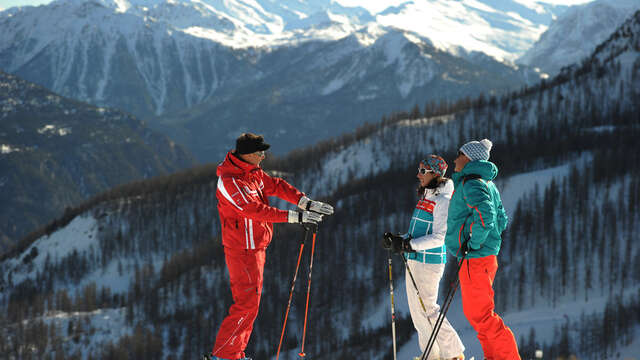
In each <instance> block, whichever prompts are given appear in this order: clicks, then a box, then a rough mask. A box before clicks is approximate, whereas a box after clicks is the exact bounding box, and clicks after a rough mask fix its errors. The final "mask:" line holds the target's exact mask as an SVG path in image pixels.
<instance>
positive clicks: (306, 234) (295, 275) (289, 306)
mask: <svg viewBox="0 0 640 360" xmlns="http://www.w3.org/2000/svg"><path fill="white" fill-rule="evenodd" d="M302 226H303V227H304V235H303V236H302V242H301V243H300V252H299V253H298V264H297V265H296V272H295V273H294V274H293V281H291V291H289V302H287V311H286V312H285V315H284V324H282V334H280V344H278V352H277V353H276V360H278V358H279V357H280V347H281V346H282V339H283V338H284V329H285V328H286V327H287V319H288V318H289V309H291V299H292V298H293V289H294V288H295V287H296V278H297V277H298V269H299V268H300V259H301V258H302V250H303V249H304V243H305V242H307V236H308V235H309V227H308V226H307V225H302Z"/></svg>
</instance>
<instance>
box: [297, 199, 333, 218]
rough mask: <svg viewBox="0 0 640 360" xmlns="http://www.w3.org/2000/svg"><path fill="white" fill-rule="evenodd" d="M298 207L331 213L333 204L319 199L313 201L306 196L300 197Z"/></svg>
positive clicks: (321, 212) (325, 213) (324, 213)
mask: <svg viewBox="0 0 640 360" xmlns="http://www.w3.org/2000/svg"><path fill="white" fill-rule="evenodd" d="M298 207H299V208H300V209H302V210H309V211H314V212H317V213H320V214H323V215H332V214H333V206H331V205H329V204H327V203H323V202H320V201H314V200H311V199H309V198H308V197H306V196H303V197H301V198H300V201H298Z"/></svg>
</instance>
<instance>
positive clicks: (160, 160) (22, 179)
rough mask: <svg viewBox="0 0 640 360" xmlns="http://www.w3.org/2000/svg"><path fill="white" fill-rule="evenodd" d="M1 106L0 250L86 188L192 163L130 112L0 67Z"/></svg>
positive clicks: (92, 192)
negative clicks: (74, 97) (67, 93)
mask: <svg viewBox="0 0 640 360" xmlns="http://www.w3.org/2000/svg"><path fill="white" fill-rule="evenodd" d="M0 109H1V111H2V113H0V147H1V148H0V202H1V203H2V208H1V209H0V219H1V220H0V252H4V250H6V249H7V248H8V247H10V246H11V245H13V244H14V242H15V241H17V240H19V239H20V238H22V237H24V236H25V235H26V234H27V233H28V232H29V231H32V230H33V229H35V228H36V227H38V226H41V225H43V224H46V223H48V222H50V221H51V220H53V219H54V218H55V217H57V216H58V215H59V214H60V213H62V212H63V211H64V209H65V207H67V206H71V205H74V204H78V203H80V202H82V201H84V200H85V199H87V198H88V197H89V196H91V195H95V194H98V193H100V192H103V191H105V190H107V189H109V188H111V187H113V186H115V185H118V184H123V183H127V182H130V181H132V180H134V179H140V178H149V177H153V176H157V175H160V174H168V173H172V172H175V171H177V170H178V169H182V168H186V167H189V166H193V164H194V159H193V157H192V156H191V155H189V154H188V153H187V152H186V151H185V150H184V149H183V148H182V147H181V146H179V145H176V144H175V143H174V142H172V141H171V140H169V139H168V138H167V137H166V136H164V135H161V134H159V133H157V132H155V131H153V130H150V129H149V128H148V127H146V126H145V124H144V123H143V122H141V121H140V120H138V119H136V118H134V117H132V116H131V115H128V114H126V113H123V112H121V111H118V110H114V109H108V108H98V107H95V106H91V105H89V104H86V103H82V102H78V101H74V100H71V99H67V98H64V97H62V96H59V95H57V94H54V93H52V92H50V91H48V90H46V89H44V88H43V87H41V86H38V85H35V84H33V83H30V82H27V81H25V80H22V79H20V78H18V77H16V76H14V75H10V74H6V73H4V72H1V71H0Z"/></svg>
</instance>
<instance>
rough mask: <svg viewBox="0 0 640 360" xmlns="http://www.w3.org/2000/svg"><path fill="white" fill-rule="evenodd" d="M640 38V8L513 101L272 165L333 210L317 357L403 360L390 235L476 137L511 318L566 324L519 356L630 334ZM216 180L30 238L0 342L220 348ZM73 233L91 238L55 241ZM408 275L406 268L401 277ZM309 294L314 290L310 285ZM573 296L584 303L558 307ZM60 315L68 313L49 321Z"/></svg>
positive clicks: (315, 324) (222, 307) (130, 355)
mask: <svg viewBox="0 0 640 360" xmlns="http://www.w3.org/2000/svg"><path fill="white" fill-rule="evenodd" d="M639 39H640V12H639V13H636V14H635V15H634V16H633V17H632V18H631V19H630V20H629V21H627V22H626V23H625V24H624V25H623V26H622V27H621V28H620V29H619V30H618V31H616V33H614V34H613V35H612V36H611V37H610V38H609V40H607V42H605V43H604V44H603V45H602V46H600V47H599V48H598V49H597V50H596V51H595V52H594V53H593V55H592V56H591V57H590V58H588V59H585V60H584V61H583V62H582V63H581V64H580V65H576V66H574V67H570V68H566V69H565V70H564V71H562V72H561V74H560V75H558V76H557V77H555V78H554V79H552V80H550V81H546V82H542V83H540V84H538V85H536V86H533V87H529V88H524V89H522V90H521V91H517V92H514V93H511V94H508V95H505V96H502V97H486V96H483V97H478V98H475V99H473V100H470V101H466V102H460V103H457V104H441V105H434V106H433V107H432V109H431V110H430V111H429V113H427V114H420V113H419V112H411V113H409V112H408V113H406V114H405V115H392V116H389V117H388V118H387V119H386V120H385V121H384V122H381V123H379V124H372V125H369V126H367V127H363V128H361V129H360V130H358V131H356V132H354V133H352V134H349V135H345V136H343V137H341V138H339V139H335V140H332V141H327V142H323V143H320V144H318V145H316V146H313V147H310V148H307V149H301V150H298V151H295V152H293V153H291V154H289V155H288V156H286V157H283V158H279V159H271V160H269V161H268V162H267V163H265V168H267V169H269V170H271V171H274V172H277V173H278V174H286V178H287V180H288V181H289V182H291V183H292V184H293V185H294V186H296V187H298V188H300V189H301V190H303V191H305V192H307V193H308V194H310V196H313V197H314V198H322V199H325V200H327V201H329V202H330V203H332V204H335V206H336V213H335V215H333V216H331V217H329V218H328V219H327V220H326V221H325V222H323V223H322V224H321V226H320V229H319V232H318V241H317V244H316V254H315V258H314V268H313V287H312V290H311V292H312V294H311V299H312V301H311V311H310V319H309V323H310V324H312V326H311V327H310V330H309V331H308V332H307V339H306V344H307V346H308V348H307V349H306V352H307V353H308V354H314V359H317V360H323V359H340V358H352V357H353V354H358V356H359V357H361V358H366V359H389V358H390V357H391V349H390V346H389V336H390V335H389V331H388V330H389V328H388V319H387V318H386V317H384V318H382V317H380V316H376V315H375V314H379V313H380V311H378V310H380V309H381V307H382V306H384V309H385V310H387V309H388V276H386V273H385V270H386V268H385V264H386V256H387V254H386V252H385V251H383V250H382V249H381V248H380V245H379V244H380V235H381V234H382V233H383V232H384V231H404V229H405V228H406V226H407V225H408V219H409V217H410V212H411V210H412V208H413V207H414V206H415V201H416V194H415V167H416V164H417V161H418V160H419V159H421V158H422V157H423V156H425V155H426V154H430V153H439V154H441V155H444V156H445V158H446V159H447V160H448V161H449V160H450V159H452V158H453V156H454V154H455V151H456V150H457V149H458V147H459V146H460V145H461V144H462V143H464V142H466V141H468V140H469V139H481V138H483V137H487V138H490V139H491V140H493V141H494V144H495V146H494V149H493V150H492V157H491V159H492V161H494V162H495V163H496V164H497V165H498V166H499V167H500V171H501V173H500V174H499V177H498V180H497V184H498V187H499V188H501V189H505V188H508V189H512V190H510V191H509V192H508V196H509V198H504V199H503V200H504V201H505V202H511V203H513V204H515V205H512V208H509V209H507V210H508V211H509V212H510V213H511V214H512V216H511V221H510V225H509V226H508V228H507V230H506V232H505V233H504V236H503V237H504V241H503V247H502V250H501V253H500V258H499V261H500V267H501V271H500V272H499V273H498V277H497V278H496V281H495V291H496V301H497V310H498V311H499V312H501V313H504V314H507V315H508V314H513V313H518V312H520V311H526V310H527V309H529V308H531V307H537V308H541V309H547V310H548V312H549V314H550V316H551V315H554V316H555V315H558V316H559V317H561V320H560V321H561V323H562V324H563V325H561V326H560V325H556V326H555V330H554V336H553V337H551V336H545V335H548V334H547V333H548V330H547V333H543V332H542V330H540V328H539V329H538V330H537V331H536V328H535V324H537V323H539V322H538V321H536V322H534V321H532V322H531V325H530V328H526V327H525V326H524V325H522V324H520V325H519V328H518V329H519V330H518V332H516V336H517V337H518V340H519V344H520V347H521V354H522V356H523V358H530V357H533V350H534V349H536V348H542V349H544V353H545V358H547V357H548V358H556V357H560V356H562V357H567V356H568V355H569V354H577V355H578V356H579V357H580V358H581V359H583V358H584V359H601V358H605V357H608V356H612V354H615V352H616V351H617V349H620V348H624V347H625V346H627V345H629V344H630V343H631V342H632V341H633V340H634V332H633V329H634V328H636V327H637V326H638V324H639V323H638V318H637V317H632V316H628V314H637V313H639V312H640V302H639V300H638V296H637V291H638V286H639V285H640V242H639V241H638V235H637V234H639V233H640V215H639V212H638V206H640V205H638V204H640V152H639V151H637V149H638V145H637V139H638V138H639V136H640V128H639V127H638V124H639V123H640V60H639V59H640V56H639V55H640V40H639ZM412 113H413V115H412ZM452 165H453V164H452V162H450V168H451V167H452ZM551 167H555V168H557V170H556V171H555V172H553V173H552V174H553V177H552V178H551V179H548V181H546V182H544V184H543V185H539V186H528V185H527V182H526V179H527V178H528V177H533V176H536V175H532V174H535V173H536V172H540V173H544V170H546V169H549V168H551ZM450 171H451V170H450ZM518 176H519V177H518ZM537 176H539V175H537ZM547 176H551V175H547ZM514 179H515V180H518V181H519V182H517V183H512V182H510V180H514ZM215 180H216V179H215V176H214V167H213V165H211V166H210V167H202V168H198V169H194V170H191V171H187V172H182V173H179V174H177V175H171V176H168V177H164V178H157V179H152V180H147V181H142V182H139V183H137V184H130V185H126V186H123V187H120V188H119V189H114V190H113V192H112V193H111V194H110V195H109V194H105V195H101V196H99V197H96V198H95V201H92V202H91V203H88V204H87V205H86V206H80V207H79V208H78V210H77V211H75V212H73V213H70V214H69V216H67V217H66V219H64V220H61V221H59V222H58V223H55V224H52V225H51V227H49V228H47V229H44V230H43V231H46V232H47V233H48V234H50V236H49V237H47V236H41V235H42V233H36V234H34V235H32V236H30V237H28V238H26V239H25V240H24V241H23V242H21V243H20V248H19V249H17V251H15V252H12V253H11V255H10V256H5V257H4V258H3V260H2V262H1V263H0V274H2V286H3V287H4V291H2V292H1V293H0V305H1V306H2V312H1V313H0V323H3V324H7V325H6V326H2V327H0V351H2V352H3V353H4V354H7V356H15V357H20V356H22V355H24V354H25V353H28V352H32V353H37V354H42V353H45V352H47V353H50V352H51V351H55V352H56V354H64V355H63V357H64V358H66V359H74V358H80V357H82V355H83V354H85V355H88V354H87V353H86V350H85V349H86V348H87V346H85V344H86V342H88V341H95V342H94V343H92V346H91V356H92V358H103V359H113V358H117V359H134V358H142V357H143V356H145V355H146V356H151V357H160V356H163V355H164V356H169V355H171V358H173V359H188V358H194V357H195V356H197V355H198V354H200V353H201V352H203V351H206V350H207V349H210V348H211V345H212V341H213V339H214V336H215V332H216V330H217V326H218V325H219V323H220V321H221V320H222V318H223V317H224V315H225V313H226V308H227V306H228V305H229V304H230V293H229V291H228V287H227V285H226V281H227V279H226V275H225V270H224V259H223V255H222V251H221V248H220V240H219V238H218V231H219V224H218V220H217V213H216V208H215ZM515 180H514V181H515ZM513 189H515V190H513ZM503 195H505V193H503ZM514 198H517V199H514ZM517 200H519V201H517ZM76 215H77V216H76ZM81 219H85V221H86V222H88V223H89V225H88V226H87V225H83V223H82V222H81V221H80V220H81ZM74 229H75V230H74ZM76 230H77V231H76ZM74 231H75V234H77V233H80V234H83V233H84V232H87V233H88V234H90V235H88V236H85V237H82V235H80V239H81V241H78V243H76V245H75V246H71V247H69V250H66V251H64V252H58V250H55V249H63V248H64V246H63V244H64V241H65V240H64V239H65V236H62V235H64V234H71V233H72V232H74ZM301 235H302V232H301V230H300V229H299V228H298V227H297V226H293V225H278V226H276V234H275V236H274V241H273V243H272V244H271V246H270V248H269V251H268V256H267V258H268V260H267V265H266V272H265V280H264V281H265V282H264V291H263V297H262V299H263V301H262V305H261V311H260V315H259V316H258V320H257V322H256V324H255V330H254V334H259V336H254V337H252V339H251V342H250V344H249V349H248V350H249V351H250V353H251V354H252V355H253V357H254V358H257V359H266V358H269V357H270V356H271V355H273V353H274V352H275V346H274V345H275V344H277V343H278V340H279V335H280V333H279V329H280V326H281V324H282V315H283V311H284V308H285V304H286V299H287V296H288V291H289V284H290V281H291V276H292V273H293V269H294V266H295V264H294V262H295V258H296V255H297V250H298V244H299V242H298V241H299V239H300V237H301ZM54 243H56V244H59V245H58V246H57V247H54V246H53V245H52V244H54ZM80 247H81V248H82V249H83V250H80V251H78V250H77V249H78V248H80ZM34 249H37V250H34ZM453 263H454V262H453V261H450V262H449V264H450V265H451V264H453ZM77 269H81V271H78V270H77ZM451 269H452V267H451V266H449V267H448V270H447V278H450V276H451ZM394 270H395V272H396V273H395V274H394V275H395V276H394V278H396V279H402V276H403V273H404V269H403V268H402V267H401V266H397V267H395V268H394ZM305 275H306V273H305V272H302V273H301V274H299V277H300V278H304V276H305ZM337 279H339V281H336V280H337ZM448 280H449V279H447V280H445V281H443V283H442V284H443V289H442V290H443V291H446V290H447V289H446V286H447V285H446V284H448V283H450V282H449V281H448ZM400 281H401V280H400ZM296 291H297V292H296V294H295V295H294V297H297V298H298V299H301V298H302V297H303V294H302V292H304V291H306V289H304V286H299V287H298V289H297V290H296ZM594 299H598V301H593V300H594ZM568 304H570V305H568ZM602 304H606V305H604V306H603V305H602ZM562 305H564V308H565V309H567V308H571V309H581V310H574V311H575V312H574V313H566V314H557V311H556V309H558V308H559V307H560V306H562ZM98 309H99V310H100V312H97V310H98ZM74 311H79V312H80V313H79V314H78V315H71V312H74ZM302 311H303V308H302V307H301V306H297V307H294V308H292V313H291V315H290V318H289V321H290V325H289V328H288V329H290V330H289V331H288V333H287V336H286V340H285V342H284V345H283V346H284V348H285V350H286V351H289V350H290V351H296V349H299V345H300V336H299V332H298V331H297V329H300V328H301V327H302V321H303V318H304V317H303V313H302ZM450 311H452V312H459V311H462V310H461V309H460V308H452V309H451V310H450ZM60 312H64V314H65V315H66V317H62V318H63V319H64V320H59V319H60V317H58V318H56V317H55V316H54V315H55V314H60ZM105 314H109V316H110V317H111V319H112V324H113V323H117V324H119V325H118V326H119V327H118V328H117V330H116V331H113V325H109V326H107V327H108V329H107V327H105V326H103V325H101V321H100V320H101V319H102V317H101V316H104V315H105ZM625 314H627V315H625ZM563 315H566V318H564V317H563ZM26 319H29V320H31V321H29V322H27V323H23V322H22V321H23V320H26ZM56 319H58V320H56ZM532 320H533V319H532ZM535 320H539V319H535ZM557 323H558V322H556V324H557ZM53 326H56V329H55V331H54V330H53V328H52V327H53ZM544 326H547V327H546V328H544V329H549V328H550V325H549V324H548V323H547V325H544ZM400 328H401V330H400V331H401V332H403V333H402V334H401V336H399V337H398V338H399V341H400V345H403V344H404V343H405V342H406V341H407V340H409V339H410V336H409V334H410V333H411V332H412V331H413V330H412V328H411V325H410V322H409V321H406V319H405V320H403V322H402V325H401V326H400ZM523 328H525V329H527V330H524V331H523V330H522V329H523ZM107 330H108V331H112V332H110V333H108V335H104V334H105V333H106V332H107ZM541 335H543V336H544V339H542V337H541ZM463 340H464V339H463ZM296 353H297V352H296Z"/></svg>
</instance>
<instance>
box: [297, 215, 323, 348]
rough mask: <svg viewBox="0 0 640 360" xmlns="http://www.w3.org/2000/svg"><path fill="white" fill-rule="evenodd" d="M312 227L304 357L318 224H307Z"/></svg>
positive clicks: (303, 333) (303, 336)
mask: <svg viewBox="0 0 640 360" xmlns="http://www.w3.org/2000/svg"><path fill="white" fill-rule="evenodd" d="M309 226H311V227H312V229H313V230H312V231H313V238H312V241H311V260H310V261H309V283H308V284H307V304H306V305H305V309H304V327H303V330H302V348H301V349H300V353H299V354H298V355H300V357H301V358H304V357H305V356H306V355H307V354H305V353H304V341H305V338H306V336H307V314H308V313H309V295H310V293H311V271H312V270H313V252H314V250H315V248H316V233H317V232H318V224H309Z"/></svg>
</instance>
